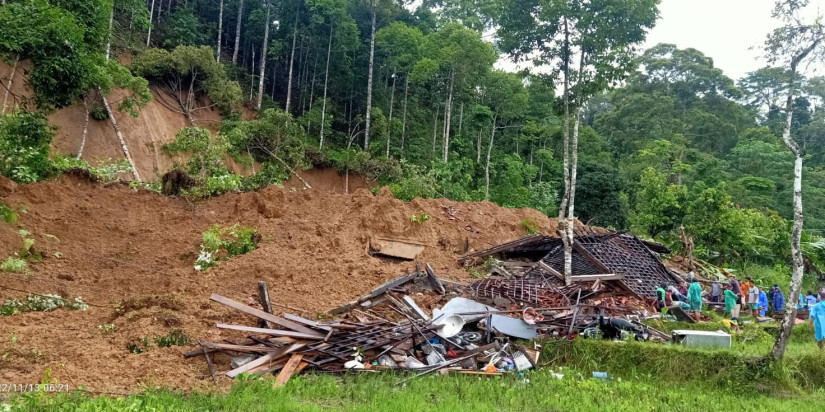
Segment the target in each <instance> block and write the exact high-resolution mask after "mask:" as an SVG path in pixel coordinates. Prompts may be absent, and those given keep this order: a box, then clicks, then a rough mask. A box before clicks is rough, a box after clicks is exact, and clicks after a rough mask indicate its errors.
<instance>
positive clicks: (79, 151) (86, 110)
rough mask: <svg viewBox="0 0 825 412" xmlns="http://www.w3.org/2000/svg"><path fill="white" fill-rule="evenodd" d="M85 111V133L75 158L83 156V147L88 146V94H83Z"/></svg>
mask: <svg viewBox="0 0 825 412" xmlns="http://www.w3.org/2000/svg"><path fill="white" fill-rule="evenodd" d="M87 93H88V92H87ZM83 112H84V113H85V117H84V119H83V135H82V137H81V138H80V149H78V150H77V157H76V158H75V159H80V158H81V157H83V149H84V148H85V147H86V134H87V133H88V131H89V105H88V104H87V103H86V96H83Z"/></svg>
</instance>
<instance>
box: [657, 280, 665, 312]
mask: <svg viewBox="0 0 825 412" xmlns="http://www.w3.org/2000/svg"><path fill="white" fill-rule="evenodd" d="M656 308H657V309H659V312H661V311H662V309H664V308H665V284H664V283H662V284H661V285H659V287H658V288H656Z"/></svg>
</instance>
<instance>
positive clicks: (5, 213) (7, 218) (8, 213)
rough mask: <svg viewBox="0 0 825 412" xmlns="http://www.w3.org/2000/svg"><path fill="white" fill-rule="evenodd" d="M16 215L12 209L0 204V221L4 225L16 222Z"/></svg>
mask: <svg viewBox="0 0 825 412" xmlns="http://www.w3.org/2000/svg"><path fill="white" fill-rule="evenodd" d="M17 218H18V215H17V213H16V212H15V211H14V209H12V208H10V207H8V206H6V205H4V204H2V203H0V220H2V221H4V222H6V223H14V222H17Z"/></svg>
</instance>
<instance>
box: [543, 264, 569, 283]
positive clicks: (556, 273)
mask: <svg viewBox="0 0 825 412" xmlns="http://www.w3.org/2000/svg"><path fill="white" fill-rule="evenodd" d="M537 266H538V267H539V268H541V270H543V271H545V272H547V273H549V274H551V275H553V276H555V277H557V278H559V279H561V280H562V281H564V275H562V274H561V273H559V271H558V270H556V269H553V268H552V267H551V266H550V265H548V264H547V263H544V261H541V260H540V261H539V263H538V264H537Z"/></svg>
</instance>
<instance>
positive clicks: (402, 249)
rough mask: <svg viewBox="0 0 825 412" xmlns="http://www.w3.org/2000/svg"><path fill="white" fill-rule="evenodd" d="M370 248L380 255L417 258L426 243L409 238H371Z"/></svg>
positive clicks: (406, 258)
mask: <svg viewBox="0 0 825 412" xmlns="http://www.w3.org/2000/svg"><path fill="white" fill-rule="evenodd" d="M370 250H371V251H372V252H373V253H375V254H379V255H384V256H390V257H395V258H399V259H405V260H415V258H416V257H417V256H418V255H419V254H421V252H423V251H424V244H422V243H417V242H412V241H409V240H395V239H386V238H374V239H371V240H370Z"/></svg>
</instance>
